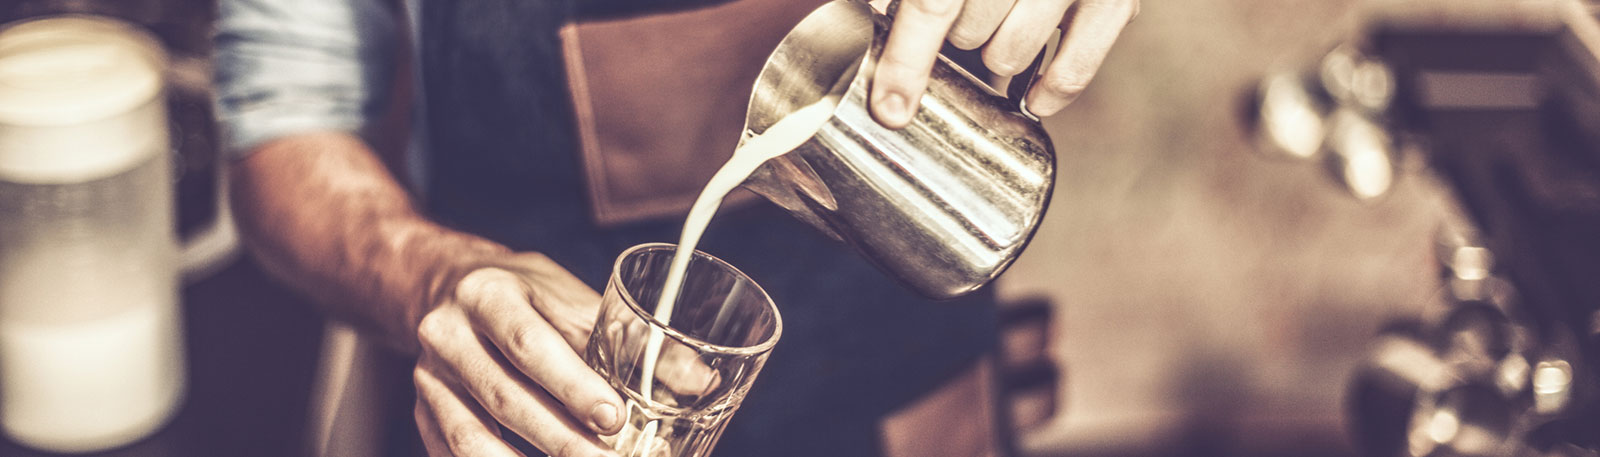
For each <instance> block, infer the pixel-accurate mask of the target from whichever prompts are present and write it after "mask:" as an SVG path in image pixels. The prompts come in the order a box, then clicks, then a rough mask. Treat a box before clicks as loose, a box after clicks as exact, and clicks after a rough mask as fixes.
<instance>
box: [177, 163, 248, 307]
mask: <svg viewBox="0 0 1600 457" xmlns="http://www.w3.org/2000/svg"><path fill="white" fill-rule="evenodd" d="M212 169H213V170H215V171H214V173H215V176H214V177H213V178H214V182H215V183H216V189H217V198H216V210H215V211H213V212H212V214H213V216H212V219H211V222H210V223H208V224H206V225H205V226H204V227H202V228H201V229H200V230H198V231H195V232H194V233H193V234H190V235H189V236H188V237H187V238H186V239H184V240H182V245H181V248H180V249H179V254H178V259H179V263H180V265H181V267H182V272H183V282H184V283H186V284H187V283H192V282H195V281H198V280H201V279H205V278H207V277H209V276H211V275H212V274H214V273H216V272H217V271H218V270H221V269H222V268H223V267H225V266H227V265H228V264H230V263H232V262H233V260H234V259H236V258H238V256H239V231H238V228H237V227H236V226H235V225H234V223H233V205H231V204H229V202H228V167H227V166H226V165H223V164H218V165H217V166H214V167H212Z"/></svg>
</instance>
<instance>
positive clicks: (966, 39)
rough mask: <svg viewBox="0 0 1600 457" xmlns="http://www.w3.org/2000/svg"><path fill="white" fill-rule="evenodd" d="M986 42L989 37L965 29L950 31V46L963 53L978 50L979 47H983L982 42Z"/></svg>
mask: <svg viewBox="0 0 1600 457" xmlns="http://www.w3.org/2000/svg"><path fill="white" fill-rule="evenodd" d="M988 40H989V37H986V36H982V34H981V33H979V32H974V31H971V30H968V29H965V28H956V29H952V30H951V31H950V45H951V46H955V47H956V49H960V50H963V51H971V50H973V49H978V47H979V46H983V42H985V41H988Z"/></svg>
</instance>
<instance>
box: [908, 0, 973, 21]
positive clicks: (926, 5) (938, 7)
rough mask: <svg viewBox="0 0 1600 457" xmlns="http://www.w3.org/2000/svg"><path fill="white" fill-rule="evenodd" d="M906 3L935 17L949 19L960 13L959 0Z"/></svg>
mask: <svg viewBox="0 0 1600 457" xmlns="http://www.w3.org/2000/svg"><path fill="white" fill-rule="evenodd" d="M980 1H981V0H980ZM906 5H908V6H910V7H911V8H914V9H916V10H917V12H919V13H922V14H925V15H928V16H932V17H937V18H944V19H950V18H954V17H956V15H958V14H960V13H961V0H906Z"/></svg>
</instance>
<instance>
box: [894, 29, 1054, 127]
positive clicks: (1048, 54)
mask: <svg viewBox="0 0 1600 457" xmlns="http://www.w3.org/2000/svg"><path fill="white" fill-rule="evenodd" d="M863 1H864V0H863ZM884 10H885V11H884V13H883V14H884V15H885V16H888V18H889V22H890V23H891V24H893V23H894V17H895V15H896V13H898V12H899V11H900V0H892V1H890V2H889V5H888V6H887V7H885V8H884ZM1060 45H1061V27H1056V29H1055V31H1053V32H1051V33H1050V38H1049V39H1046V40H1045V42H1044V49H1040V50H1039V55H1037V56H1034V57H1033V62H1032V63H1030V64H1028V67H1027V68H1024V69H1022V72H1021V73H1017V74H1016V76H1012V77H1011V83H1010V84H1008V85H1006V91H1005V96H1006V99H1008V100H1011V103H1012V104H1014V105H1016V106H1017V110H1018V111H1021V112H1022V115H1023V116H1024V117H1027V118H1028V120H1031V121H1034V122H1039V116H1037V115H1034V114H1033V112H1032V111H1028V100H1027V96H1028V90H1030V89H1033V84H1034V83H1036V82H1039V73H1041V72H1042V71H1043V69H1044V68H1045V67H1046V66H1049V64H1050V62H1051V61H1053V60H1055V53H1056V51H1057V49H1056V48H1057V47H1058V46H1060ZM974 79H976V78H974ZM1019 82H1020V83H1021V84H1018V83H1019ZM978 83H980V84H983V86H984V87H986V88H988V89H989V91H990V92H994V93H996V94H998V93H1000V90H999V89H995V87H994V85H993V84H989V83H988V82H985V81H978Z"/></svg>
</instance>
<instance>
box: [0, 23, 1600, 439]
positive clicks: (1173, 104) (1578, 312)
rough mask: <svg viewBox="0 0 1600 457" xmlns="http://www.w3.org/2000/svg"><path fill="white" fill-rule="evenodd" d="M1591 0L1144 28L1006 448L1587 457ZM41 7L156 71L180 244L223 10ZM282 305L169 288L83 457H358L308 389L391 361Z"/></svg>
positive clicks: (1082, 131)
mask: <svg viewBox="0 0 1600 457" xmlns="http://www.w3.org/2000/svg"><path fill="white" fill-rule="evenodd" d="M1591 5H1592V4H1590V3H1586V2H1576V1H1573V2H1529V1H1512V0H1504V1H1488V0H1482V1H1474V2H1458V1H1422V2H1399V1H1377V0H1372V1H1357V0H1214V1H1208V2H1185V1H1146V2H1144V5H1143V8H1142V12H1141V14H1140V15H1139V17H1138V18H1137V20H1135V21H1134V23H1133V24H1132V25H1131V26H1130V27H1129V28H1128V29H1127V30H1126V31H1125V32H1124V34H1123V36H1122V38H1121V39H1120V40H1119V41H1118V43H1117V44H1116V47H1115V48H1114V49H1113V52H1112V54H1111V56H1110V57H1109V59H1108V60H1107V61H1106V63H1105V66H1104V67H1103V68H1102V70H1101V71H1100V73H1099V74H1098V76H1097V77H1096V79H1095V81H1094V82H1093V83H1092V84H1091V85H1090V86H1089V89H1088V90H1087V91H1086V92H1085V93H1084V95H1083V96H1082V97H1081V98H1080V99H1078V101H1077V102H1075V104H1074V105H1073V106H1072V108H1071V109H1068V110H1066V111H1065V112H1063V113H1061V114H1059V115H1057V116H1054V117H1051V118H1048V119H1046V120H1045V125H1046V127H1047V129H1048V130H1049V131H1050V134H1051V137H1052V138H1053V139H1054V141H1055V142H1056V151H1058V153H1059V156H1058V159H1057V160H1058V173H1059V174H1058V177H1057V189H1056V192H1055V196H1054V199H1053V201H1052V203H1051V205H1052V206H1051V209H1050V210H1049V212H1048V215H1047V219H1046V222H1045V223H1044V224H1043V226H1042V228H1041V230H1040V232H1039V233H1038V235H1037V236H1036V237H1035V239H1034V241H1033V243H1032V245H1031V247H1030V248H1029V249H1028V250H1027V251H1026V252H1025V253H1024V254H1023V256H1022V258H1021V259H1020V260H1019V261H1018V262H1017V263H1016V264H1015V266H1014V267H1013V268H1012V269H1011V271H1010V272H1009V273H1008V274H1007V275H1006V276H1004V277H1003V278H1002V279H1001V280H1000V282H999V283H998V285H997V287H998V288H999V291H1000V294H1001V297H1002V299H1003V300H1004V301H1005V302H1007V303H1011V304H1013V310H1014V311H1015V312H1014V313H1012V315H1013V317H1014V318H1015V319H1014V321H1013V322H1014V325H1012V326H1011V327H1010V328H1009V329H1008V332H1009V333H1007V337H1008V338H1011V339H1010V340H1007V342H1005V343H1004V344H1002V348H1003V350H1006V351H1012V353H1014V354H1017V355H1015V357H1014V360H1015V361H1016V363H1014V364H1011V365H1006V366H1007V367H1008V370H1007V376H1008V377H1007V378H1005V379H1003V380H1002V381H1003V382H1001V383H1000V386H1001V387H1002V389H1001V390H1002V392H1003V393H1005V394H1006V395H1005V396H1004V397H1003V398H1005V399H1006V400H1007V401H1008V402H1012V403H1014V405H1013V408H1012V413H1013V414H1011V417H1010V418H1009V419H1007V420H1008V421H1009V422H1010V426H1011V428H1012V430H1013V431H1014V433H1015V438H1016V441H1015V450H1016V451H1017V452H1018V453H1019V454H1021V455H1034V456H1056V455H1302V456H1303V455H1339V456H1343V455H1418V456H1421V455H1590V456H1592V455H1596V454H1595V451H1594V450H1595V449H1596V447H1595V446H1594V443H1593V440H1594V437H1595V436H1597V435H1600V427H1596V426H1595V424H1596V423H1597V422H1596V421H1595V420H1594V417H1595V414H1594V412H1593V409H1594V408H1593V407H1592V406H1590V405H1591V404H1592V398H1593V393H1592V391H1593V388H1592V387H1591V386H1592V384H1593V381H1594V380H1593V376H1592V375H1591V374H1589V372H1588V371H1586V370H1587V369H1588V368H1586V366H1587V362H1592V361H1594V360H1596V359H1595V358H1594V357H1595V351H1594V341H1595V332H1596V329H1597V325H1600V315H1595V314H1593V312H1594V309H1595V305H1596V303H1597V302H1596V301H1594V300H1592V298H1595V297H1594V294H1595V293H1596V292H1600V288H1597V289H1596V290H1595V291H1591V290H1590V288H1592V287H1593V286H1590V285H1589V284H1588V281H1586V279H1588V278H1589V277H1590V274H1591V273H1593V272H1597V271H1600V268H1595V267H1596V265H1593V264H1591V263H1588V261H1589V259H1590V258H1591V255H1592V254H1595V253H1597V252H1596V251H1595V250H1594V249H1593V243H1595V241H1593V240H1589V239H1590V238H1595V236H1594V235H1596V234H1600V232H1596V231H1594V230H1593V229H1594V228H1596V227H1597V224H1595V221H1597V220H1600V218H1596V217H1594V216H1596V215H1597V214H1600V213H1597V212H1596V209H1597V208H1600V206H1594V205H1595V201H1600V174H1594V173H1593V172H1600V167H1597V166H1596V164H1600V155H1595V154H1594V153H1595V152H1597V149H1596V147H1595V145H1597V144H1600V143H1596V142H1593V141H1592V140H1593V138H1592V137H1590V134H1592V133H1595V132H1600V123H1596V122H1595V121H1596V120H1597V119H1600V110H1597V107H1600V102H1597V101H1596V100H1597V98H1596V97H1600V85H1597V84H1596V83H1595V81H1597V78H1600V72H1597V69H1600V65H1597V61H1596V59H1595V52H1594V51H1596V50H1600V47H1596V45H1600V41H1596V40H1600V34H1596V33H1595V31H1596V30H1600V29H1597V28H1596V27H1595V14H1594V12H1595V9H1594V7H1593V6H1591ZM61 12H93V13H98V14H106V15H111V16H115V17H119V18H122V19H124V20H127V21H130V22H133V23H136V24H140V25H143V26H144V27H147V28H148V29H149V30H150V31H151V32H153V33H154V34H155V35H156V36H158V37H159V39H160V40H161V41H162V44H163V45H164V46H165V47H166V49H167V51H168V53H169V55H170V57H169V63H168V65H169V68H168V70H167V77H168V84H169V91H168V93H167V97H168V106H169V108H170V110H171V114H170V117H171V118H172V120H173V126H174V127H173V132H174V133H173V137H172V138H173V143H174V149H175V150H176V151H177V152H178V154H179V156H178V157H179V161H178V164H179V166H178V167H177V168H178V169H179V170H180V171H179V173H178V174H177V175H176V179H177V183H178V190H177V192H176V197H177V202H178V205H177V206H178V218H177V223H178V224H179V225H180V231H181V232H193V231H197V230H202V227H203V226H205V225H206V222H205V221H208V220H210V219H212V218H213V216H214V215H216V213H217V211H218V210H217V209H216V207H217V205H216V196H215V194H216V192H215V190H216V188H217V183H216V180H215V175H216V173H215V170H216V161H215V151H214V149H215V147H216V144H218V142H217V140H216V138H215V128H214V126H213V125H212V121H211V111H210V107H209V105H208V103H209V101H208V97H209V93H208V90H209V81H208V79H209V75H210V74H211V72H210V67H209V62H208V54H209V42H208V40H209V33H210V30H211V29H210V27H211V23H212V21H213V19H214V15H215V6H214V5H213V4H212V3H211V2H208V1H187V0H121V1H103V2H96V1H88V0H22V1H20V2H18V1H9V2H4V3H0V22H11V21H15V20H19V19H24V18H28V17H33V16H40V15H46V14H54V13H61ZM1591 178H1593V179H1591ZM1490 253H1492V254H1490ZM298 300H299V299H298V298H296V297H295V296H294V295H293V294H290V293H288V292H286V291H284V290H281V289H279V288H278V287H277V286H275V285H272V284H271V283H270V282H269V281H268V280H266V279H265V278H264V277H263V276H262V273H261V272H260V271H259V270H257V269H256V268H255V267H254V266H252V265H250V263H249V262H248V261H247V260H236V259H235V260H231V261H228V262H225V263H224V264H222V265H221V266H220V267H219V268H218V269H217V270H216V273H215V274H213V275H210V276H209V277H208V278H207V279H203V280H198V281H195V282H192V283H190V284H189V285H187V286H186V287H185V288H184V289H183V300H182V311H183V315H184V322H185V323H184V328H185V332H186V334H185V342H186V343H185V348H186V350H187V351H188V352H187V356H186V357H187V359H188V378H189V380H188V385H189V388H188V390H187V394H186V398H185V400H184V401H183V403H182V406H181V407H180V409H179V411H178V413H177V415H176V416H175V419H174V420H173V422H171V423H170V424H169V425H167V426H165V427H163V428H162V429H160V430H159V431H157V432H156V433H155V434H154V435H153V436H152V437H151V438H148V439H146V440H144V441H140V442H139V443H136V444H134V445H132V446H130V447H125V448H122V449H119V450H114V451H109V452H105V453H101V454H95V455H107V456H124V455H126V456H145V455H174V456H177V455H237V456H252V455H261V456H279V455H298V454H301V453H302V452H303V450H304V449H306V448H307V447H308V446H312V447H318V446H316V445H314V444H308V443H310V442H313V441H317V440H326V439H327V436H326V435H327V429H326V427H327V426H328V425H327V423H328V422H329V421H330V420H332V419H331V418H334V417H338V416H340V415H341V414H344V415H354V416H357V417H364V418H365V419H361V420H357V422H356V423H357V424H364V425H360V426H352V427H348V428H345V429H341V433H346V434H344V435H341V436H343V437H345V438H346V439H345V440H348V441H357V440H359V439H360V438H361V437H363V436H364V435H361V434H363V433H372V432H371V430H373V429H374V428H375V427H377V426H376V425H374V423H382V422H384V421H400V422H409V421H410V417H411V416H410V414H409V411H410V405H409V403H407V404H405V405H403V407H402V408H400V410H399V411H398V412H394V413H393V414H379V415H371V414H365V413H351V412H348V411H346V412H341V409H340V408H341V407H340V406H337V405H338V404H342V403H340V402H341V401H343V402H356V403H362V404H368V405H371V404H381V403H383V401H382V398H383V397H384V396H386V395H392V394H391V393H385V392H376V393H372V392H365V393H361V392H358V393H348V392H347V391H345V390H342V389H343V388H342V387H339V386H342V385H345V384H346V383H348V382H350V381H348V379H345V378H344V377H342V376H345V375H338V374H330V373H331V372H330V369H329V368H328V366H331V365H339V364H341V363H342V364H346V365H348V364H350V363H357V364H360V363H368V364H371V366H373V367H374V368H373V369H374V370H377V371H379V372H385V370H388V372H393V373H397V376H405V373H406V372H407V370H406V367H405V366H404V364H403V363H400V364H397V363H395V361H392V360H391V361H384V360H377V361H362V360H358V359H359V357H356V356H354V355H351V354H357V353H359V351H355V350H354V349H351V348H350V346H351V345H353V344H355V343H352V342H350V340H349V336H348V335H347V334H342V333H339V332H337V331H334V332H327V331H325V328H324V322H323V320H322V319H321V317H320V316H318V315H316V314H315V313H314V312H313V311H312V309H311V308H310V307H309V306H306V305H303V304H298ZM286 305H288V306H286ZM1468 305H1471V306H1468ZM1463 309H1471V310H1473V311H1472V312H1470V313H1469V312H1464V311H1461V310H1463ZM1472 313H1477V314H1472ZM339 348H343V349H339ZM330 354H331V355H330ZM340 354H342V355H340ZM1008 360H1011V359H1008ZM1586 361H1587V362H1586ZM335 371H337V370H335ZM1539 376H1544V377H1543V378H1541V377H1539ZM1563 376H1564V377H1563ZM1462 389H1467V390H1462ZM242 392H248V394H242ZM1460 392H1468V393H1472V394H1473V395H1467V394H1462V393H1460ZM1485 392H1486V393H1485ZM1479 393H1481V394H1482V395H1477V394H1479ZM351 396H356V397H360V396H370V397H373V398H365V399H361V398H355V399H352V398H349V397H351ZM330 404H331V405H335V406H330ZM1452 420H1453V421H1454V422H1453V424H1455V425H1453V427H1454V428H1450V427H1446V426H1445V425H1441V424H1447V423H1450V421H1452ZM1440 421H1444V422H1440ZM319 424H321V425H319ZM319 427H321V428H319ZM1446 432H1448V433H1446ZM1585 439H1587V440H1589V441H1585ZM345 440H339V439H336V440H335V441H345ZM324 444H325V443H324ZM319 448H322V449H328V447H327V446H326V445H324V446H320V447H319ZM328 453H329V455H352V454H341V453H339V452H336V451H328ZM0 455H4V456H33V455H53V454H46V453H41V452H39V451H34V450H29V449H26V448H24V447H21V446H18V445H16V444H13V443H11V442H9V441H6V442H0Z"/></svg>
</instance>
